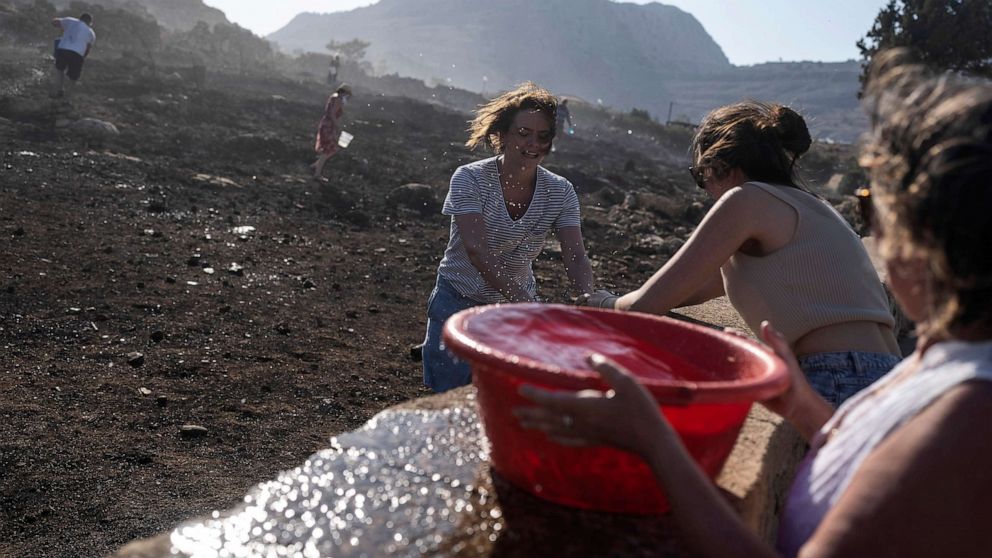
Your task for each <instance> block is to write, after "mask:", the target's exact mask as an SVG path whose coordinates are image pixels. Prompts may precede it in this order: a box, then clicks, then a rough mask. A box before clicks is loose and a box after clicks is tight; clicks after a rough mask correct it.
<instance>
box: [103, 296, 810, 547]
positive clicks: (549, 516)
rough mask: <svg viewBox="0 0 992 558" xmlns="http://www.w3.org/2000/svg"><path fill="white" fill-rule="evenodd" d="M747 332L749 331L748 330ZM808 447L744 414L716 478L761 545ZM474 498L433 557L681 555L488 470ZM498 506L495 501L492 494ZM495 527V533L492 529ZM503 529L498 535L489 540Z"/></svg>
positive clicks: (430, 405) (637, 524) (722, 310)
mask: <svg viewBox="0 0 992 558" xmlns="http://www.w3.org/2000/svg"><path fill="white" fill-rule="evenodd" d="M673 317H677V318H682V319H689V320H690V321H695V322H701V323H705V324H707V325H713V324H718V325H719V326H721V327H723V326H731V327H737V328H741V329H744V326H743V323H742V322H741V320H740V318H739V316H737V313H736V312H735V311H734V310H733V308H732V307H731V306H730V305H729V303H728V302H727V301H726V299H717V300H714V301H711V302H708V303H706V304H702V305H699V306H696V307H692V308H687V309H680V310H679V312H678V313H677V314H673ZM745 331H746V329H745ZM475 404H476V403H475V388H474V387H472V386H467V387H464V388H460V389H457V390H452V391H450V392H447V393H444V394H440V395H435V396H431V397H424V398H421V399H416V400H412V401H408V402H405V403H402V404H400V405H397V406H395V407H392V408H391V409H392V410H419V411H436V410H442V409H449V408H465V407H467V406H474V405H475ZM804 450H805V445H804V443H803V442H802V440H801V439H800V438H799V436H798V435H797V434H796V432H795V431H794V430H793V429H792V428H791V427H789V426H788V425H785V424H783V423H782V421H781V419H780V418H779V417H777V416H775V415H773V414H771V413H769V412H768V411H766V410H765V409H764V408H763V407H761V406H759V405H756V406H755V407H754V408H753V409H752V410H751V413H750V414H749V416H748V418H747V420H746V422H745V424H744V426H743V428H742V431H741V434H740V436H739V437H738V440H737V444H736V445H735V447H734V449H733V451H732V453H731V455H730V457H729V458H728V460H727V463H726V465H725V466H724V469H723V472H722V473H721V474H720V476H719V477H718V479H717V485H718V486H719V487H720V488H721V489H722V490H723V492H724V494H725V495H726V496H727V497H728V499H729V500H730V502H731V503H732V505H733V506H734V507H735V509H737V510H738V511H739V512H740V514H741V516H742V517H743V519H744V521H745V522H746V523H747V524H748V525H749V526H751V528H753V529H754V530H755V532H757V533H759V534H760V535H761V536H762V537H763V538H764V539H765V540H768V541H769V542H772V541H773V540H774V537H775V532H776V527H777V523H778V513H779V510H780V509H781V508H782V504H783V502H784V498H785V495H786V493H787V491H788V488H789V484H790V482H791V479H792V473H793V470H794V468H795V465H796V464H797V463H798V461H799V459H800V458H801V456H802V454H803V452H804ZM477 486H478V487H479V489H478V492H477V494H481V495H483V496H482V498H483V499H485V498H486V497H487V496H486V495H489V496H488V500H489V501H490V502H489V503H488V504H486V503H485V502H479V503H478V504H479V505H477V506H476V507H477V508H479V509H482V508H484V507H485V505H488V506H489V507H490V508H491V509H496V510H498V511H499V514H495V513H492V512H491V511H490V512H489V513H490V516H491V518H498V519H490V516H486V515H485V514H483V516H482V518H481V519H480V517H479V516H478V515H477V514H476V515H475V516H467V515H466V516H463V517H462V518H461V519H460V520H459V526H460V527H459V529H458V530H457V531H456V533H455V534H454V535H453V536H447V537H446V538H445V541H444V542H443V544H442V545H441V546H440V547H439V548H438V549H437V552H436V554H439V555H444V556H495V555H499V556H525V555H526V556H533V555H539V554H541V553H542V552H547V553H556V554H564V555H570V554H585V555H623V556H685V555H687V554H686V552H685V549H684V547H683V545H682V543H681V541H680V540H679V539H680V537H679V534H678V530H677V529H676V528H675V527H674V525H673V524H672V522H671V521H670V520H669V519H668V518H667V517H665V516H662V517H653V516H626V515H620V514H605V513H597V512H589V511H583V510H575V509H572V508H566V507H563V506H558V505H555V504H551V503H547V502H544V501H542V500H539V499H537V498H535V497H533V496H531V495H529V494H527V493H525V492H523V491H520V490H517V489H515V488H513V487H512V486H510V485H509V484H508V483H507V482H506V481H504V480H502V479H501V478H499V477H498V476H496V475H494V474H492V473H491V471H490V470H489V468H488V467H484V466H483V467H481V468H480V470H479V472H478V478H477ZM493 495H495V497H496V498H495V500H496V502H495V503H493V502H492V500H493V498H492V496H493ZM497 523H498V524H499V527H496V529H493V527H494V526H495V525H496V524H497ZM496 530H501V533H500V536H499V537H497V538H495V540H494V538H493V537H492V535H493V533H494V531H496ZM169 537H170V533H163V534H161V535H159V536H156V537H154V538H150V539H146V540H139V541H135V542H133V543H131V544H129V545H127V546H126V547H124V548H122V549H121V550H120V551H118V552H117V553H116V554H115V555H114V556H116V557H119V558H160V557H165V556H172V554H171V549H170V546H171V544H170V540H169Z"/></svg>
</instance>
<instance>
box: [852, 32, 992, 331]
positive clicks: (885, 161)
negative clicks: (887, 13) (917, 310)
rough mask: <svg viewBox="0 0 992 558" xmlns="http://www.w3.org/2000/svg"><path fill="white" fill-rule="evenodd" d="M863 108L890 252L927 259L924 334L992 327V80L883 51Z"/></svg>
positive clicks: (880, 222) (866, 160)
mask: <svg viewBox="0 0 992 558" xmlns="http://www.w3.org/2000/svg"><path fill="white" fill-rule="evenodd" d="M865 92H866V95H865V108H866V110H867V112H868V115H869V117H870V119H871V121H872V132H871V134H870V136H869V137H868V141H867V143H866V145H865V147H864V148H863V150H862V156H861V159H860V163H861V165H862V166H863V167H865V168H866V169H867V170H868V172H869V174H870V176H871V192H872V199H873V201H874V204H875V207H876V209H877V211H876V216H877V219H876V226H878V227H881V229H880V230H881V232H882V233H883V234H882V235H881V237H882V239H881V248H882V253H883V255H884V256H885V257H886V258H890V259H893V258H896V259H904V260H908V259H916V260H918V261H924V262H927V264H928V265H929V274H928V279H929V285H928V290H929V292H928V293H927V294H928V295H929V297H928V300H929V303H930V306H931V308H930V313H929V317H928V319H927V321H926V323H924V324H919V325H918V329H920V330H921V332H924V333H928V334H932V335H941V334H947V333H948V332H949V331H950V330H951V329H953V328H956V327H960V326H979V327H989V326H992V250H989V245H990V244H992V219H990V218H989V215H990V214H992V182H990V178H989V177H992V83H990V82H988V81H984V80H982V81H979V80H973V79H968V78H965V77H962V76H960V75H953V74H943V75H936V76H932V75H929V74H928V72H927V70H925V69H924V67H923V66H921V65H917V64H914V63H912V60H911V59H910V55H909V53H908V52H907V51H905V50H901V49H900V50H893V51H889V52H886V53H883V54H880V55H877V56H876V58H875V61H874V62H873V64H872V68H871V70H870V72H869V78H868V82H867V88H866V91H865Z"/></svg>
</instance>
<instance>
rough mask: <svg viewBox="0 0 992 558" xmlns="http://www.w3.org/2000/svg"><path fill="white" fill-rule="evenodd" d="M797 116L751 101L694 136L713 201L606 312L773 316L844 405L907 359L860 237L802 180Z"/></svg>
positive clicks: (755, 326)
mask: <svg viewBox="0 0 992 558" xmlns="http://www.w3.org/2000/svg"><path fill="white" fill-rule="evenodd" d="M811 142H812V140H811V138H810V135H809V130H808V129H807V128H806V122H805V121H804V120H803V118H802V116H800V115H799V114H798V113H796V112H795V111H793V110H792V109H790V108H788V107H785V106H782V105H778V104H768V103H760V102H756V101H745V102H741V103H736V104H733V105H728V106H725V107H721V108H719V109H716V110H714V111H713V112H711V113H710V114H709V115H708V116H707V117H706V118H705V119H704V120H703V122H702V123H701V124H700V126H699V130H698V131H697V132H696V135H695V137H694V138H693V141H692V147H691V153H692V158H693V166H692V167H690V171H691V172H692V176H693V178H694V179H695V180H696V183H697V184H698V185H699V187H700V188H702V189H703V190H705V191H706V193H707V194H709V195H710V196H712V197H713V198H714V199H716V203H715V204H714V205H713V207H712V208H711V209H710V211H709V212H708V213H707V214H706V216H705V217H704V218H703V220H702V222H700V224H699V226H698V227H697V228H696V230H695V231H694V232H693V233H692V235H691V236H690V237H689V239H688V240H687V241H686V243H685V244H684V245H683V246H682V248H681V249H679V251H678V252H677V253H676V254H675V255H674V256H672V257H671V259H669V260H668V261H667V262H666V263H665V265H664V266H662V268H661V269H659V270H658V271H657V272H656V273H655V274H654V275H653V276H652V277H651V278H650V279H648V280H647V281H646V282H645V283H644V284H643V285H642V286H641V287H640V288H638V289H637V290H635V291H632V292H630V293H627V294H625V295H623V296H615V295H612V294H610V293H608V292H606V291H598V292H597V293H594V294H593V295H591V296H590V298H589V302H588V303H589V304H590V305H593V306H599V307H600V308H614V309H617V310H632V311H637V312H649V313H653V314H664V313H666V312H668V311H669V310H671V309H672V308H677V307H680V306H689V305H693V304H699V303H701V302H705V301H707V300H709V299H711V298H715V297H717V296H721V295H724V294H725V295H727V298H728V299H729V300H730V302H731V304H733V305H734V308H735V309H736V310H737V312H738V313H739V314H740V315H741V317H742V318H743V319H744V321H745V322H746V323H747V324H748V326H749V327H750V328H751V329H752V331H754V332H755V333H756V334H757V333H758V332H759V330H760V326H761V322H763V321H765V320H769V321H771V322H772V323H774V324H775V327H776V328H777V329H778V330H779V331H781V332H782V334H783V335H784V336H785V338H786V340H787V341H788V342H789V344H790V346H791V347H792V348H793V350H794V351H795V352H796V354H797V355H799V365H800V367H801V368H802V369H803V371H804V372H805V373H806V376H807V378H808V379H809V381H810V383H811V384H813V387H814V389H816V391H817V392H818V393H819V394H820V395H822V396H823V397H824V398H826V399H827V400H828V401H829V402H830V403H831V404H833V405H838V404H840V403H841V402H843V401H844V400H845V399H847V398H848V397H850V396H852V395H854V394H855V393H857V392H858V391H860V390H861V389H863V388H865V387H868V386H869V385H870V384H871V383H872V382H874V381H875V380H877V379H878V378H880V377H881V376H882V375H884V374H885V373H886V372H888V371H889V370H891V369H892V367H893V366H895V364H896V363H897V362H899V360H900V358H901V354H900V351H899V347H898V345H897V343H896V339H895V336H894V335H893V332H892V326H893V324H894V319H893V316H892V313H891V312H890V310H889V302H888V298H887V297H886V294H885V289H884V288H883V287H882V283H881V281H880V280H879V277H878V273H877V272H876V271H875V267H874V266H873V265H872V262H871V260H870V258H869V257H868V253H867V252H866V251H865V248H864V246H863V245H862V243H861V239H860V238H859V237H858V235H857V234H856V233H855V232H854V230H853V229H852V228H851V226H850V225H848V223H847V222H846V221H845V220H844V219H843V217H841V216H840V214H838V213H837V212H836V211H835V210H834V209H833V207H831V206H830V205H829V204H828V203H827V202H825V201H824V200H822V199H820V198H818V197H816V196H814V195H812V194H811V193H809V192H808V191H806V190H804V189H802V188H800V187H799V185H798V180H797V178H796V176H795V170H794V167H795V163H796V160H797V159H799V158H800V157H801V156H802V155H803V154H804V153H806V151H807V150H808V149H809V147H810V145H811Z"/></svg>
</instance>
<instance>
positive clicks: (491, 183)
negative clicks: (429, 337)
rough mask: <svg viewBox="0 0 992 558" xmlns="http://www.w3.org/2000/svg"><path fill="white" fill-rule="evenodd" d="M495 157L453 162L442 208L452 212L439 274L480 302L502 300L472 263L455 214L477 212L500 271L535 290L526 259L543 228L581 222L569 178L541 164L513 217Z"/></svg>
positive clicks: (529, 258)
mask: <svg viewBox="0 0 992 558" xmlns="http://www.w3.org/2000/svg"><path fill="white" fill-rule="evenodd" d="M496 159H497V158H496V157H491V158H489V159H483V160H481V161H476V162H474V163H469V164H467V165H463V166H461V167H458V169H457V170H455V174H453V175H452V176H451V186H450V188H449V190H448V196H447V197H446V198H445V200H444V208H443V209H442V210H441V213H443V214H445V215H450V216H451V235H450V237H449V239H448V247H447V249H445V251H444V258H443V259H442V260H441V265H440V266H439V267H438V270H437V272H438V275H440V276H441V277H444V278H445V279H446V280H447V281H448V282H449V283H450V284H451V285H452V286H453V287H454V288H455V290H456V291H458V292H459V293H461V294H462V295H463V296H466V297H468V298H470V299H472V300H475V301H477V302H480V303H486V304H490V303H497V302H506V299H505V298H504V297H503V295H502V294H500V292H499V291H498V290H496V289H494V288H493V287H491V286H490V285H489V284H488V283H487V282H486V281H485V279H483V278H482V274H480V273H479V270H478V269H476V268H475V266H473V265H472V262H471V261H470V260H469V259H468V253H467V252H466V251H465V244H464V242H463V241H462V237H461V235H460V234H459V232H458V225H457V224H455V218H454V216H455V215H465V214H469V213H480V214H482V218H483V221H484V222H485V225H486V240H487V242H488V245H489V249H490V250H491V251H492V253H493V254H495V255H496V257H497V258H498V259H499V262H500V264H501V265H502V272H503V273H506V274H509V276H510V277H511V278H512V279H513V281H514V282H516V283H518V284H520V285H523V287H524V289H525V290H526V291H527V292H528V293H530V295H531V296H534V295H535V294H536V290H537V285H536V282H535V281H534V270H533V268H532V267H531V263H532V262H533V261H534V259H535V258H537V256H538V254H540V253H541V248H542V247H543V246H544V239H545V237H546V236H547V234H548V231H551V230H554V231H556V232H557V231H558V230H560V229H561V228H562V227H578V226H580V222H581V221H580V216H579V198H578V196H577V195H576V194H575V188H573V187H572V184H571V183H570V182H569V181H568V180H565V179H564V178H562V177H561V176H558V175H557V174H554V173H552V172H550V171H548V170H547V169H545V168H543V167H538V168H537V186H536V187H535V189H534V197H533V198H532V200H531V203H530V205H529V206H528V207H527V212H526V213H524V215H523V216H522V217H520V219H518V220H516V221H514V220H513V219H511V218H510V214H509V213H508V212H507V210H506V202H505V200H504V199H503V188H502V187H501V186H500V182H499V173H498V171H497V169H496Z"/></svg>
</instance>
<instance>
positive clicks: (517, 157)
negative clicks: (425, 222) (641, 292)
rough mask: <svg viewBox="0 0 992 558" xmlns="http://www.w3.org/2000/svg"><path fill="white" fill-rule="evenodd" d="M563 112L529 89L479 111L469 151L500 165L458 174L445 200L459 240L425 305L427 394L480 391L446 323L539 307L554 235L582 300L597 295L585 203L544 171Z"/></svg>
mask: <svg viewBox="0 0 992 558" xmlns="http://www.w3.org/2000/svg"><path fill="white" fill-rule="evenodd" d="M557 108H558V102H557V100H556V99H555V97H554V96H553V95H552V94H551V93H549V92H548V91H547V90H545V89H542V88H540V87H538V86H537V85H535V84H533V83H524V84H522V85H520V86H519V87H517V88H516V89H513V90H512V91H508V92H506V93H504V94H502V95H500V96H499V97H496V98H495V99H493V100H491V101H489V102H488V103H486V104H485V105H483V106H482V107H480V108H479V110H478V111H476V114H475V119H474V120H472V123H471V124H470V126H469V134H470V136H469V140H468V142H467V145H468V146H469V147H471V148H475V147H478V146H480V145H485V146H486V147H489V148H490V149H492V150H493V151H494V152H495V153H496V156H495V157H491V158H488V159H483V160H481V161H476V162H474V163H469V164H467V165H463V166H461V167H458V169H456V170H455V173H454V175H452V177H451V186H450V189H449V190H448V196H447V198H446V199H445V200H444V208H443V210H442V213H444V214H445V215H450V216H451V232H450V238H449V240H448V247H447V249H446V250H445V252H444V258H443V259H442V260H441V264H440V266H439V267H438V271H437V285H436V286H435V287H434V291H433V292H432V293H431V295H430V299H429V300H428V303H427V335H426V337H425V339H424V346H423V361H424V384H425V385H427V387H429V388H431V389H433V390H434V391H436V392H442V391H447V390H449V389H452V388H456V387H458V386H463V385H466V384H468V383H470V382H471V381H472V377H471V373H470V371H469V368H468V364H466V363H464V362H455V361H454V360H453V359H452V357H451V356H450V355H449V354H448V352H447V351H446V350H445V349H444V347H443V346H442V345H441V329H442V326H444V322H445V320H447V319H448V318H449V317H450V316H451V315H452V314H455V313H456V312H458V311H460V310H464V309H466V308H470V307H472V306H478V305H481V304H492V303H497V302H533V301H536V300H537V293H536V291H537V285H536V281H535V279H534V270H533V268H532V262H533V261H534V259H535V258H537V256H538V254H540V253H541V249H542V248H543V247H544V239H545V237H546V236H547V234H548V232H550V231H554V232H555V234H556V235H557V237H558V240H559V241H561V255H562V261H563V262H564V264H565V272H566V274H567V275H568V278H569V281H570V282H571V284H572V287H573V289H574V290H575V291H576V294H581V293H589V292H591V291H592V281H593V277H592V266H591V265H590V264H589V258H588V257H587V256H586V250H585V245H584V243H583V241H582V229H581V228H580V224H581V223H580V215H579V198H578V196H577V195H576V193H575V189H574V188H573V187H572V184H571V183H569V182H568V181H567V180H565V179H564V178H562V177H561V176H558V175H556V174H553V173H551V172H549V171H548V170H546V169H544V168H543V167H541V162H542V161H543V160H544V158H545V157H546V156H547V155H548V153H549V152H550V151H551V143H552V140H553V139H554V137H555V113H556V109H557Z"/></svg>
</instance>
